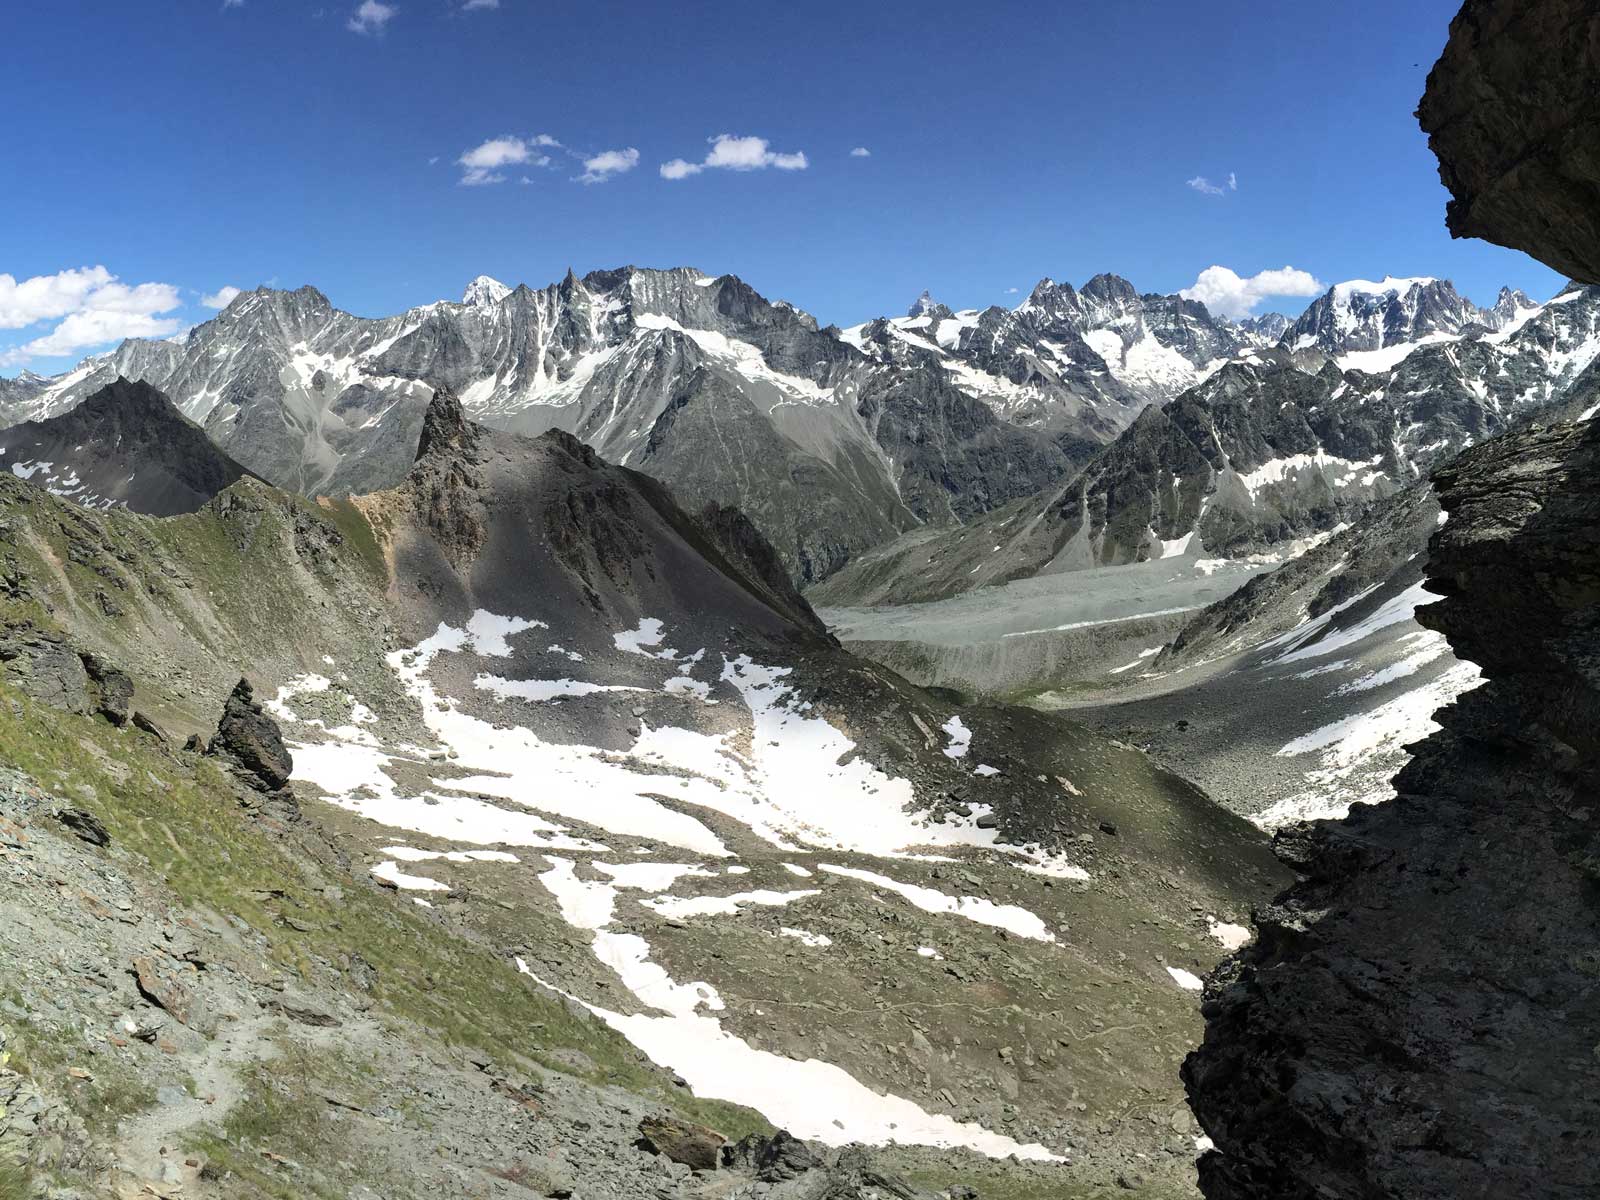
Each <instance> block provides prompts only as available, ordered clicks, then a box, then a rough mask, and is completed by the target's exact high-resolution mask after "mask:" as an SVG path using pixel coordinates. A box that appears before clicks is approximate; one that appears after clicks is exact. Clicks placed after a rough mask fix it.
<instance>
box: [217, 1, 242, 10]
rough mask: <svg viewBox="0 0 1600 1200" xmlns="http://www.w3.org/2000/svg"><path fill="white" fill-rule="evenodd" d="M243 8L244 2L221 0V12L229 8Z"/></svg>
mask: <svg viewBox="0 0 1600 1200" xmlns="http://www.w3.org/2000/svg"><path fill="white" fill-rule="evenodd" d="M243 7H244V0H222V8H223V11H227V10H228V9H230V8H243Z"/></svg>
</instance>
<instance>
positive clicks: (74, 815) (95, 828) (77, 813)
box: [51, 808, 111, 846]
mask: <svg viewBox="0 0 1600 1200" xmlns="http://www.w3.org/2000/svg"><path fill="white" fill-rule="evenodd" d="M51 815H52V816H54V817H55V819H56V820H57V821H60V822H61V824H63V825H64V826H66V827H67V829H68V831H69V832H71V834H72V836H73V837H75V838H77V839H78V840H79V841H81V842H88V843H89V845H91V846H109V845H110V844H111V835H110V834H109V833H107V832H106V827H105V826H104V825H102V824H101V823H100V818H98V817H96V816H95V815H94V814H93V813H89V812H84V811H83V810H82V809H81V808H58V809H56V811H55V812H54V813H52V814H51Z"/></svg>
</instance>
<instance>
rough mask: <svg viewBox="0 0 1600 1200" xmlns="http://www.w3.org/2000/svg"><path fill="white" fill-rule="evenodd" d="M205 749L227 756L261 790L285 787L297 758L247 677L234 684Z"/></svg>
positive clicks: (242, 776) (274, 789) (243, 775)
mask: <svg viewBox="0 0 1600 1200" xmlns="http://www.w3.org/2000/svg"><path fill="white" fill-rule="evenodd" d="M206 753H207V754H212V755H216V756H219V757H222V758H224V759H226V760H228V762H229V763H230V764H232V765H233V766H234V768H235V774H236V775H238V776H239V778H240V779H241V780H242V781H244V782H245V783H247V784H248V785H249V786H250V787H252V788H255V789H257V790H258V791H264V792H272V791H277V790H278V789H279V788H282V787H286V786H287V785H288V783H289V776H290V774H291V773H292V772H293V770H294V760H293V759H292V758H290V756H289V751H288V749H287V748H286V747H285V746H284V744H283V735H282V734H281V733H280V732H279V731H278V723H277V722H276V721H274V720H273V719H272V718H271V717H269V716H267V714H266V713H265V712H264V711H263V710H262V708H261V705H260V704H259V703H257V702H256V698H255V692H254V689H252V688H251V686H250V682H249V680H246V679H241V680H239V682H238V683H237V684H235V685H234V689H233V694H232V695H230V696H229V697H228V702H227V704H226V705H224V706H223V709H222V719H221V720H220V721H219V722H218V723H217V734H216V736H215V737H213V738H212V739H211V744H210V746H209V747H208V748H207V750H206Z"/></svg>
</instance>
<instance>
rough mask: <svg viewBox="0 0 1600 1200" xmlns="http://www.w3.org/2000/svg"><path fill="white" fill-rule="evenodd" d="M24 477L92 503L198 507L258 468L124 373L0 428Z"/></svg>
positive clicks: (5, 451)
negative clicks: (59, 409) (41, 414)
mask: <svg viewBox="0 0 1600 1200" xmlns="http://www.w3.org/2000/svg"><path fill="white" fill-rule="evenodd" d="M0 463H3V464H4V466H6V467H8V468H9V469H10V471H11V473H12V474H13V475H15V476H17V477H18V478H19V479H26V480H28V481H29V482H30V483H36V484H38V485H39V486H40V487H43V488H46V489H48V490H49V491H50V493H51V494H52V495H55V496H62V497H64V498H67V499H70V500H72V501H73V502H74V503H76V504H83V505H86V506H88V507H90V508H110V507H112V506H114V505H115V506H122V507H126V508H131V509H133V510H134V511H135V512H144V513H151V514H153V515H155V516H171V515H172V514H174V513H180V512H193V511H194V510H195V509H197V508H199V507H200V506H201V505H202V504H204V503H205V502H206V501H208V500H210V499H211V498H212V497H213V496H215V495H216V494H217V493H218V492H220V491H222V490H223V489H224V488H226V487H228V486H229V485H230V484H232V483H234V482H235V481H237V480H239V479H241V478H243V477H244V476H246V475H248V474H250V472H249V471H247V470H246V469H245V468H244V467H242V466H240V465H239V464H238V463H236V462H234V460H233V459H231V458H229V457H228V456H227V455H226V454H224V453H223V452H222V451H221V450H219V449H218V448H217V446H216V445H215V443H213V442H212V441H211V440H210V439H209V438H208V437H206V435H205V433H204V432H203V431H202V430H201V429H200V428H199V427H198V426H196V425H195V424H194V423H193V422H192V421H189V420H188V419H186V418H185V417H184V416H183V415H182V414H181V413H180V412H178V410H177V409H176V408H174V407H173V405H172V402H171V401H170V400H168V399H167V398H166V397H165V396H163V395H162V394H161V393H160V392H158V391H156V389H155V388H153V387H151V386H150V385H149V384H146V383H130V382H129V381H128V380H126V379H121V378H118V379H117V380H115V381H114V382H112V383H110V384H108V385H107V386H105V387H103V388H101V389H100V390H99V391H98V392H95V393H94V394H93V395H91V396H90V397H89V398H88V399H86V400H84V401H83V402H82V403H81V404H79V405H78V406H77V407H75V408H71V409H69V410H67V411H66V412H64V413H62V414H61V415H60V416H58V417H48V418H46V419H44V420H42V421H25V422H23V423H22V424H20V425H13V426H11V427H9V428H8V429H6V430H5V431H4V433H3V434H0Z"/></svg>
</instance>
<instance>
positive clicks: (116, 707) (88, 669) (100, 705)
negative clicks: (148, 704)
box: [78, 651, 133, 725]
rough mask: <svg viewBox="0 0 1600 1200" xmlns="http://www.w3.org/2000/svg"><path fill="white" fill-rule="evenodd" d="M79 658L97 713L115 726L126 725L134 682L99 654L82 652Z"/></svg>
mask: <svg viewBox="0 0 1600 1200" xmlns="http://www.w3.org/2000/svg"><path fill="white" fill-rule="evenodd" d="M78 657H79V659H80V660H81V661H82V663H83V669H84V673H85V675H87V676H88V679H89V683H90V690H91V693H92V696H93V699H94V705H95V711H97V712H99V713H100V714H101V715H102V716H104V717H105V718H106V720H108V721H110V722H111V723H112V724H113V725H123V724H126V723H127V720H128V713H129V706H130V705H131V704H132V703H133V680H131V679H129V678H128V676H127V674H126V673H125V672H123V671H121V670H119V669H118V668H116V667H114V666H112V665H111V664H110V663H108V662H107V661H106V660H105V659H103V658H101V657H100V656H99V655H97V654H91V653H89V652H88V651H82V652H80V653H79V655H78Z"/></svg>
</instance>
